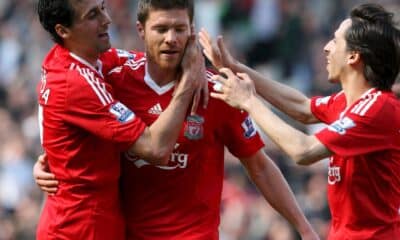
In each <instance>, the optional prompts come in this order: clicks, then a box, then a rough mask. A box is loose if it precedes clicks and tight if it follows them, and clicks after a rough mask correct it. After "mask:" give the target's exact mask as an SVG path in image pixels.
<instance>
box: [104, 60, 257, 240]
mask: <svg viewBox="0 0 400 240" xmlns="http://www.w3.org/2000/svg"><path fill="white" fill-rule="evenodd" d="M121 72H122V73H121ZM208 74H210V73H208ZM121 75H122V77H121ZM110 76H111V78H109V80H110V81H112V82H111V84H112V85H113V88H114V89H115V92H116V94H117V96H118V98H119V99H121V101H123V102H124V103H125V104H126V105H127V106H129V107H130V108H131V109H133V110H134V111H135V113H136V114H137V115H138V116H140V117H141V119H143V121H144V122H146V124H148V125H149V124H151V123H153V122H154V121H155V120H156V119H157V118H158V116H159V115H160V113H161V112H162V111H163V110H164V109H165V108H166V107H167V106H168V104H169V102H170V100H171V98H172V93H173V90H174V83H173V82H172V83H169V84H167V85H165V86H163V87H159V86H158V85H157V84H156V83H155V82H154V81H153V80H152V79H151V77H150V76H149V75H148V73H146V59H145V57H144V56H143V53H136V57H135V59H133V60H130V61H128V62H127V63H126V64H125V65H124V66H123V69H121V68H118V69H115V70H114V71H112V73H111V74H110ZM224 146H227V147H228V149H229V150H230V151H231V152H232V153H233V154H234V155H235V156H237V157H248V156H251V155H253V154H254V153H256V152H257V151H258V150H260V149H261V148H262V147H263V143H262V141H261V139H260V137H259V136H258V134H257V132H256V130H255V128H254V126H253V125H252V122H251V120H250V119H249V117H248V115H247V114H245V113H242V112H240V111H239V110H236V109H233V108H231V107H229V106H228V105H226V104H225V103H223V102H222V101H218V100H216V99H210V102H209V104H208V107H207V109H206V110H205V109H203V108H201V107H199V109H198V112H197V115H196V116H189V117H187V118H186V120H185V122H184V126H183V128H182V130H181V133H180V136H179V138H178V140H177V142H176V145H175V149H174V151H173V153H172V154H171V158H170V161H169V164H168V166H162V167H161V166H152V165H149V164H148V163H147V162H146V161H144V160H141V159H136V158H134V157H129V156H127V159H128V160H123V164H122V166H123V167H122V172H123V174H122V194H123V202H124V206H123V209H124V213H125V215H126V221H127V233H128V234H127V239H130V240H157V239H159V240H161V239H162V240H166V239H179V240H216V239H218V225H219V213H220V201H221V190H222V183H223V174H224Z"/></svg>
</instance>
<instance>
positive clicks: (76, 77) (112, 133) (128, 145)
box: [37, 0, 204, 240]
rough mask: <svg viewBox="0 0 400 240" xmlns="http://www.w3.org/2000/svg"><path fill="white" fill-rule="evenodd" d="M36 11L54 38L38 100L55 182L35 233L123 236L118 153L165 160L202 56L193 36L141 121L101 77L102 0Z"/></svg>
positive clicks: (62, 0) (65, 2)
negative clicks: (171, 80) (149, 115)
mask: <svg viewBox="0 0 400 240" xmlns="http://www.w3.org/2000/svg"><path fill="white" fill-rule="evenodd" d="M38 15H39V19H40V22H41V24H42V26H43V27H44V28H45V29H46V30H47V31H48V32H49V33H50V34H51V36H52V38H53V40H54V41H55V45H54V47H53V48H52V49H51V50H50V51H49V52H48V54H47V56H46V57H45V59H44V61H43V65H42V77H41V82H40V83H39V84H38V101H39V120H40V133H41V140H42V144H43V147H44V150H45V151H46V153H47V159H48V165H49V169H51V171H52V172H53V173H54V174H55V175H56V176H57V180H58V182H59V184H58V191H57V194H54V195H52V196H49V197H48V198H47V200H46V203H45V205H44V208H43V211H42V214H41V217H40V220H39V224H38V230H37V239H40V240H41V239H71V240H75V239H92V240H95V239H96V240H101V239H104V240H109V239H125V227H124V226H125V225H124V218H123V216H122V213H121V209H120V191H119V178H120V157H119V153H120V151H127V152H129V153H131V154H136V155H138V156H141V157H143V158H145V159H148V161H150V162H153V163H158V164H165V163H166V161H168V159H169V156H170V153H171V151H172V150H173V148H174V146H175V141H176V139H177V137H178V134H179V128H180V126H181V125H182V122H183V120H184V116H185V115H186V112H187V109H188V106H189V103H190V100H191V99H192V97H193V93H194V91H195V90H196V88H197V87H198V86H199V85H200V81H201V80H202V78H201V77H199V76H198V75H201V74H203V73H204V71H202V69H203V68H204V67H202V65H204V59H202V57H201V54H199V50H198V48H197V47H196V45H195V43H194V41H191V43H190V47H188V48H187V51H186V52H187V54H186V55H185V57H184V60H183V62H182V64H183V66H182V68H183V73H182V78H181V82H180V83H179V85H178V86H177V88H176V91H175V95H174V97H173V98H172V100H171V103H170V105H169V106H168V108H167V109H166V110H165V111H164V112H163V114H161V116H160V117H159V118H158V120H157V121H156V122H154V123H153V124H152V125H151V126H150V125H146V124H145V123H144V122H143V121H142V120H140V118H138V117H137V116H136V114H135V112H134V111H132V110H131V109H130V108H128V107H126V105H124V104H123V103H121V102H119V101H118V100H116V98H114V95H113V90H112V87H111V85H110V84H108V83H107V82H105V80H104V77H103V73H102V67H103V61H102V60H100V55H101V54H102V53H104V52H106V51H107V50H108V49H109V48H110V42H109V36H108V26H109V24H110V22H111V20H110V18H109V16H108V13H107V11H106V7H105V2H104V1H102V0H80V1H78V0H52V1H49V0H40V1H39V2H38ZM193 62H195V63H196V64H193Z"/></svg>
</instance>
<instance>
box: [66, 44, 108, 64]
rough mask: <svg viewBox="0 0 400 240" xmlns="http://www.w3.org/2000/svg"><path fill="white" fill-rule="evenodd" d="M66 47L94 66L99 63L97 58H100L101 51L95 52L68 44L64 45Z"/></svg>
mask: <svg viewBox="0 0 400 240" xmlns="http://www.w3.org/2000/svg"><path fill="white" fill-rule="evenodd" d="M64 47H65V48H66V49H68V50H69V51H70V52H72V53H73V54H75V55H76V56H78V57H80V58H82V59H83V60H85V61H86V62H88V63H89V64H91V65H92V66H94V67H95V66H96V65H97V60H98V59H99V55H100V54H99V53H97V52H96V53H93V52H90V51H85V50H83V49H80V48H75V47H71V46H68V45H67V44H66V45H65V46H64Z"/></svg>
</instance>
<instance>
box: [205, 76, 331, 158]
mask: <svg viewBox="0 0 400 240" xmlns="http://www.w3.org/2000/svg"><path fill="white" fill-rule="evenodd" d="M222 72H223V73H225V75H226V76H227V78H224V77H221V76H214V77H213V78H215V79H216V80H217V81H219V82H220V83H221V84H222V88H221V92H220V93H211V97H215V98H218V99H221V100H223V101H225V102H226V103H228V104H229V105H231V106H233V107H236V108H240V109H243V110H245V111H247V112H248V113H249V115H250V116H251V117H252V119H253V120H254V121H255V122H256V123H257V124H258V126H260V128H261V129H262V130H263V131H264V132H265V133H266V134H267V135H268V136H269V137H270V138H271V140H272V141H273V142H275V143H276V144H277V145H278V146H279V147H280V148H281V149H282V150H283V151H284V152H285V153H286V154H288V155H289V156H290V157H291V158H292V159H293V160H294V161H296V163H298V164H302V165H309V164H312V163H314V162H316V161H318V160H320V159H323V158H325V157H328V156H330V155H332V153H331V151H329V149H328V148H326V147H325V146H324V145H323V144H322V143H321V142H320V141H319V140H318V139H317V138H316V137H315V136H309V135H306V134H304V133H303V132H301V131H298V130H297V129H295V128H293V127H292V126H290V125H288V124H287V123H285V122H284V121H283V120H282V119H280V118H279V117H278V116H276V115H275V114H274V113H273V112H272V111H271V110H270V109H269V108H268V107H267V106H265V104H264V103H263V102H262V101H261V99H260V98H259V97H258V96H257V94H256V91H255V89H254V83H253V82H252V81H251V80H250V79H249V77H248V76H247V75H246V74H238V77H237V76H236V75H234V74H233V73H232V71H230V70H227V69H223V70H222Z"/></svg>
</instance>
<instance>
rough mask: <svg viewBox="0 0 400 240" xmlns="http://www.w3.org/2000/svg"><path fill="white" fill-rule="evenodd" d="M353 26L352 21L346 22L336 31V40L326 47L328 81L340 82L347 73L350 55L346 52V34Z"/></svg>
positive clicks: (347, 20)
mask: <svg viewBox="0 0 400 240" xmlns="http://www.w3.org/2000/svg"><path fill="white" fill-rule="evenodd" d="M350 26H351V20H350V19H346V20H344V21H343V22H342V23H341V24H340V26H339V28H338V29H337V30H336V32H335V35H334V38H333V39H332V40H330V41H329V42H328V43H327V44H326V45H325V48H324V50H325V52H326V54H327V56H326V59H327V67H326V68H327V70H328V80H329V81H330V82H334V83H336V82H339V79H340V78H341V77H342V76H343V74H344V73H345V72H346V69H347V66H348V58H349V56H350V53H349V52H348V51H347V50H346V40H345V33H346V30H347V29H348V28H349V27H350Z"/></svg>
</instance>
